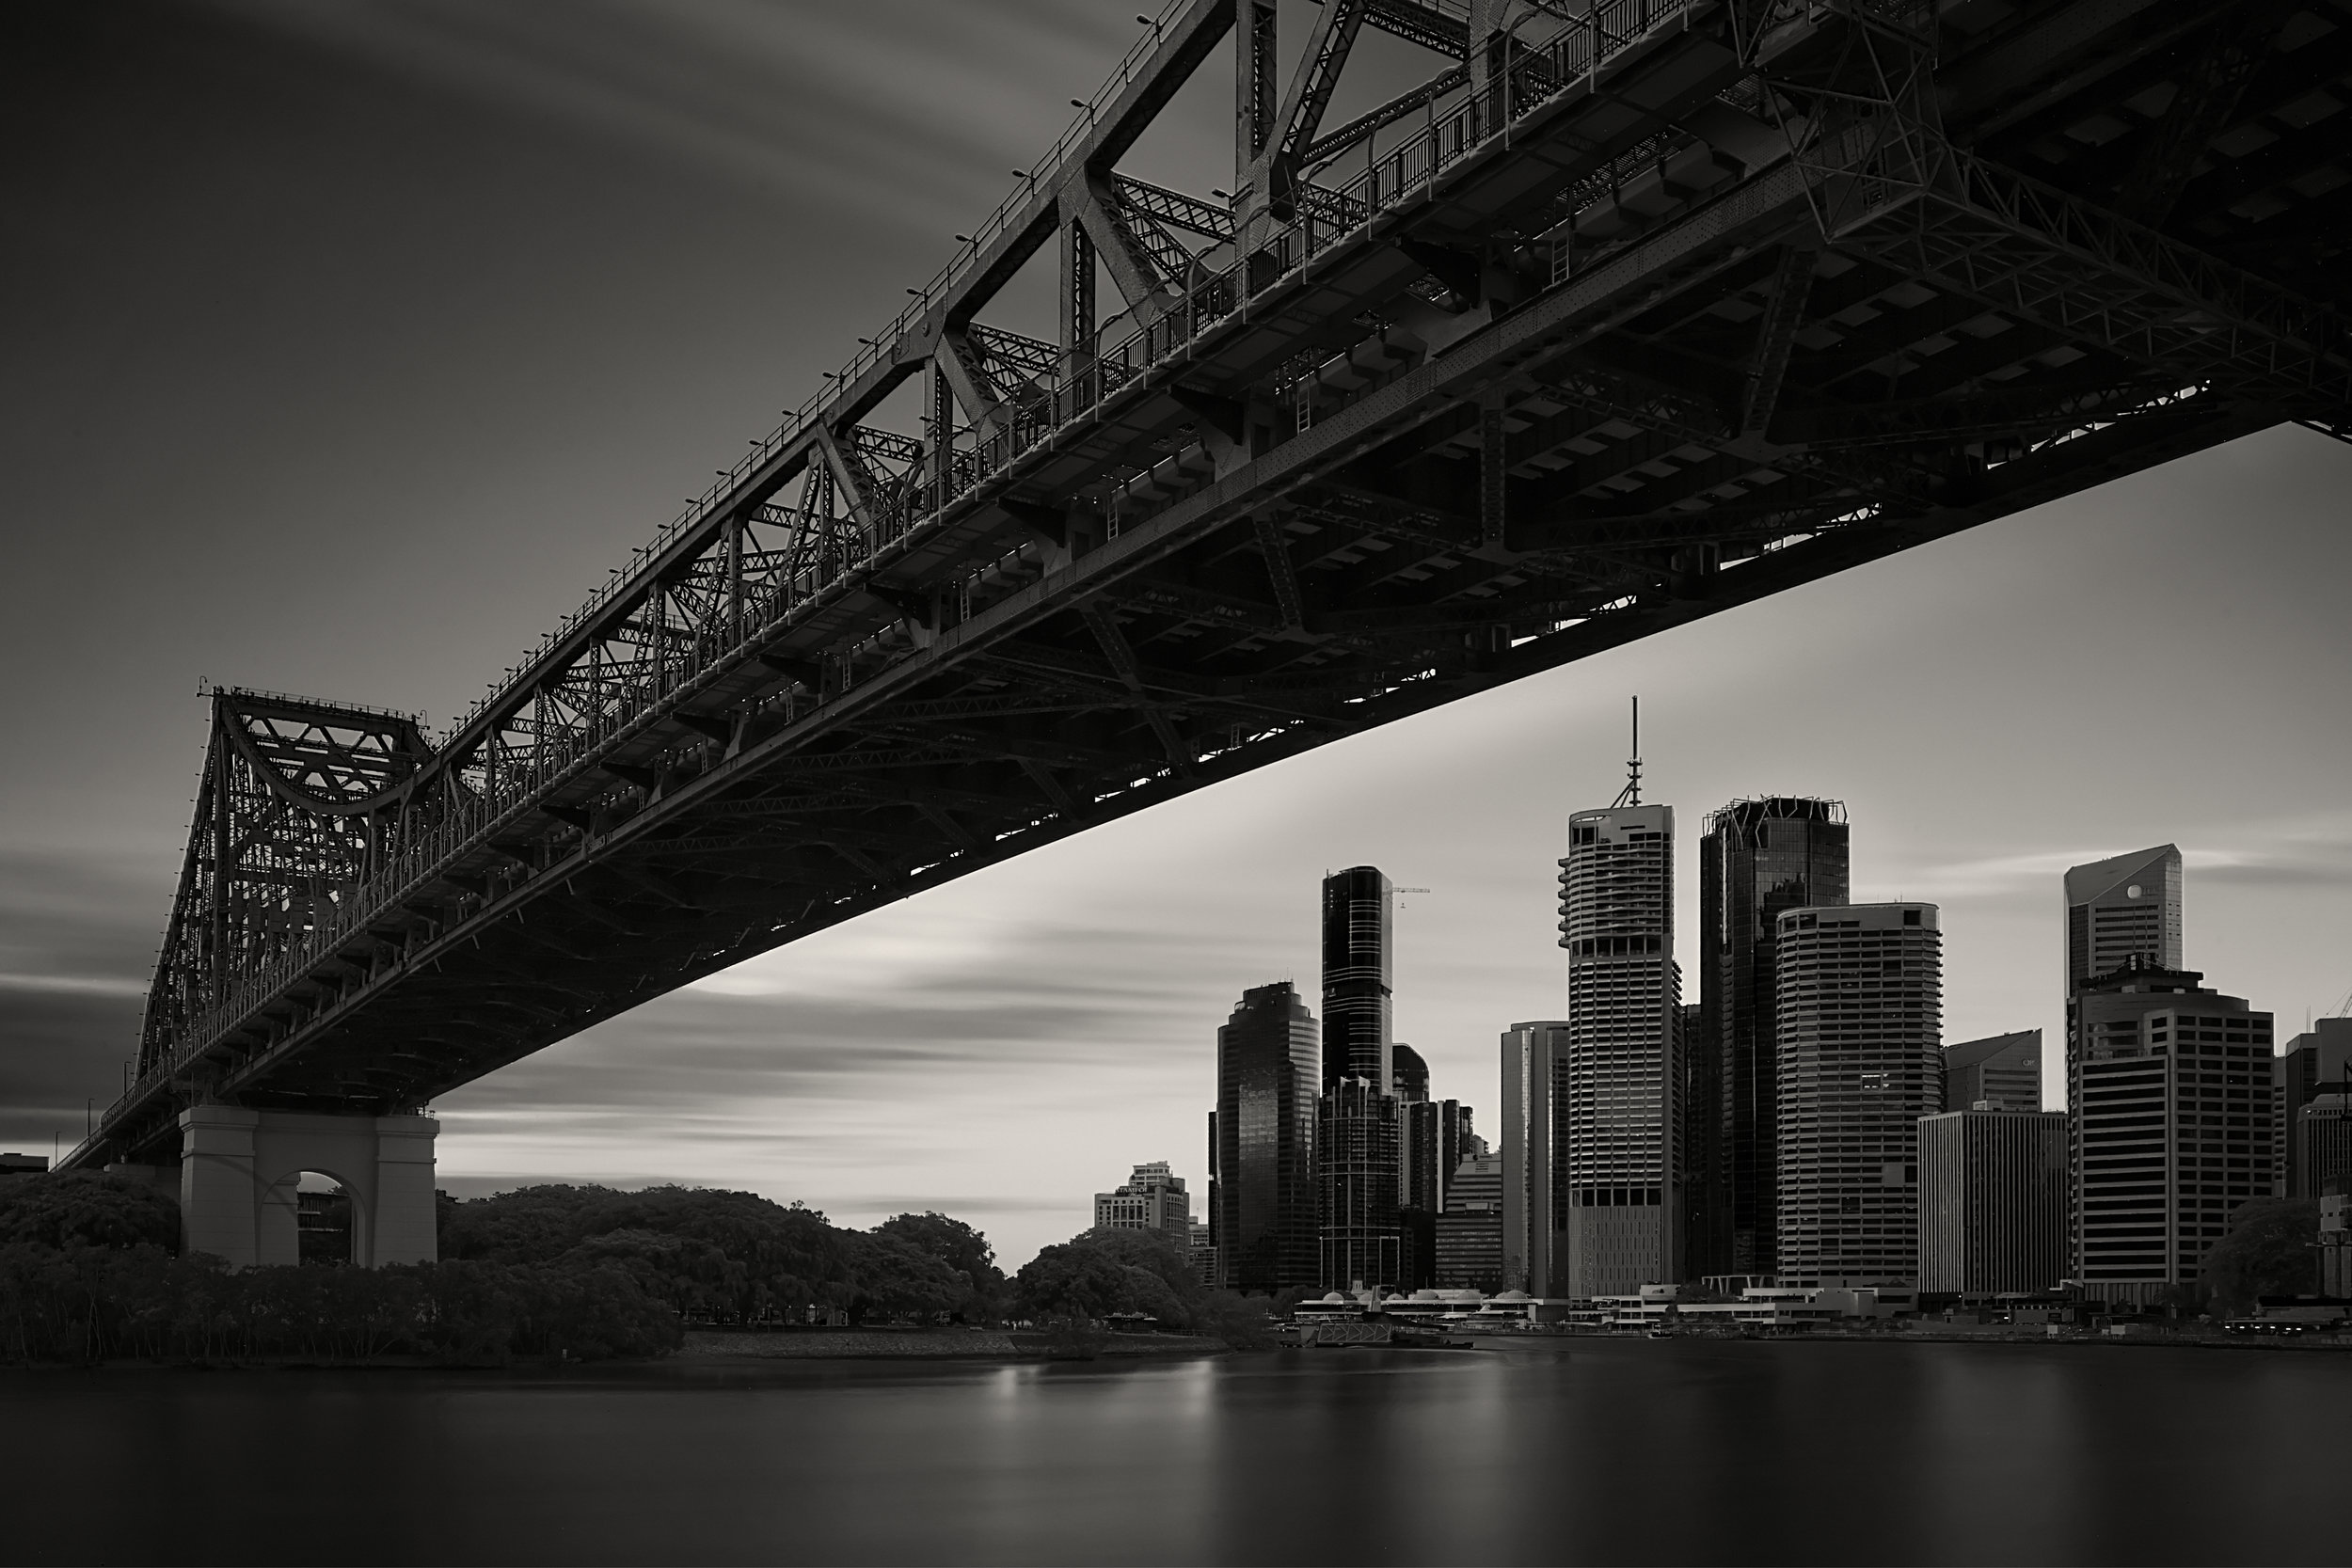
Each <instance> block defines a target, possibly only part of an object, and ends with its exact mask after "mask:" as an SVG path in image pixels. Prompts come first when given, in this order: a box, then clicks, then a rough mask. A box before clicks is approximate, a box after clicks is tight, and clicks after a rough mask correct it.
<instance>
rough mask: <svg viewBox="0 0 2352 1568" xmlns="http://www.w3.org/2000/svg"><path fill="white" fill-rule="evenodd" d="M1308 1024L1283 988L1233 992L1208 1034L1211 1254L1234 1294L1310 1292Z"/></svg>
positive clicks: (1306, 1014)
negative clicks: (1236, 998)
mask: <svg viewBox="0 0 2352 1568" xmlns="http://www.w3.org/2000/svg"><path fill="white" fill-rule="evenodd" d="M1321 1056H1322V1051H1321V1037H1320V1035H1319V1034H1318V1032H1317V1030H1316V1028H1315V1015H1314V1014H1313V1013H1312V1012H1310V1011H1309V1010H1308V1007H1307V1004H1306V1003H1305V1002H1304V1001H1302V1000H1301V999H1300V997H1299V995H1298V990H1297V988H1296V987H1295V986H1293V985H1292V984H1291V983H1290V982H1289V981H1287V980H1283V981H1279V982H1277V983H1275V984H1273V985H1270V986H1259V987H1256V988H1254V989H1252V990H1246V991H1244V992H1242V996H1241V1001H1240V1003H1239V1004H1237V1005H1236V1006H1234V1008H1233V1016H1232V1019H1231V1020H1229V1021H1228V1022H1227V1023H1226V1024H1225V1026H1224V1027H1223V1028H1222V1029H1219V1030H1218V1031H1217V1033H1216V1095H1217V1110H1216V1138H1217V1150H1216V1246H1217V1252H1218V1258H1219V1260H1220V1263H1221V1265H1222V1267H1223V1270H1224V1275H1225V1283H1226V1284H1227V1285H1228V1286H1230V1287H1231V1288H1232V1289H1233V1290H1237V1291H1281V1290H1287V1289H1289V1288H1290V1287H1292V1286H1294V1285H1295V1286H1311V1285H1314V1284H1316V1283H1317V1282H1318V1280H1319V1279H1320V1277H1321V1253H1320V1247H1319V1244H1318V1242H1317V1239H1316V1211H1315V1201H1316V1190H1315V1189H1316V1183H1315V1164H1314V1159H1315V1116H1316V1103H1317V1095H1316V1090H1317V1087H1318V1084H1319V1079H1320V1077H1321V1070H1322V1064H1321Z"/></svg>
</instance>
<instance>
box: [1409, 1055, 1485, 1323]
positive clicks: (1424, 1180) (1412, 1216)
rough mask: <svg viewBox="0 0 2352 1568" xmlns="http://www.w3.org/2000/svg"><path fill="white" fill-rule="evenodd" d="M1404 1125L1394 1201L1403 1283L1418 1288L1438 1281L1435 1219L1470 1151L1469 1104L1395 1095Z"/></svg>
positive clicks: (1442, 1210)
mask: <svg viewBox="0 0 2352 1568" xmlns="http://www.w3.org/2000/svg"><path fill="white" fill-rule="evenodd" d="M1407 1049H1408V1048H1407V1047H1406V1046H1401V1045H1400V1046H1398V1047H1397V1051H1396V1055H1397V1062H1398V1068H1397V1082H1398V1084H1399V1085H1403V1084H1404V1082H1405V1069H1404V1065H1403V1064H1404V1061H1405V1053H1406V1050H1407ZM1397 1116H1398V1125H1399V1126H1400V1127H1401V1128H1402V1129H1403V1136H1402V1138H1401V1140H1400V1141H1401V1144H1402V1146H1403V1147H1402V1155H1401V1163H1400V1165H1399V1175H1398V1185H1397V1203H1398V1212H1399V1215H1400V1222H1401V1224H1402V1225H1403V1227H1404V1229H1405V1240H1406V1252H1405V1259H1406V1265H1405V1280H1404V1283H1405V1284H1406V1285H1408V1286H1409V1287H1411V1288H1412V1289H1413V1290H1416V1291H1418V1290H1422V1289H1423V1288H1425V1287H1427V1286H1430V1285H1434V1284H1436V1283H1437V1275H1436V1270H1437V1266H1438V1255H1437V1222H1438V1215H1439V1214H1442V1213H1443V1212H1445V1200H1446V1187H1447V1184H1448V1183H1449V1182H1450V1181H1451V1180H1453V1177H1454V1171H1455V1170H1457V1169H1459V1168H1460V1166H1461V1164H1462V1161H1463V1160H1464V1159H1465V1158H1466V1157H1467V1156H1468V1154H1469V1152H1470V1147H1469V1146H1470V1144H1471V1143H1473V1142H1475V1139H1473V1138H1471V1137H1470V1107H1469V1106H1467V1105H1465V1104H1463V1103H1462V1102H1461V1101H1458V1100H1427V1099H1423V1100H1408V1099H1406V1097H1405V1096H1404V1095H1403V1094H1402V1093H1400V1094H1399V1095H1398V1096H1397Z"/></svg>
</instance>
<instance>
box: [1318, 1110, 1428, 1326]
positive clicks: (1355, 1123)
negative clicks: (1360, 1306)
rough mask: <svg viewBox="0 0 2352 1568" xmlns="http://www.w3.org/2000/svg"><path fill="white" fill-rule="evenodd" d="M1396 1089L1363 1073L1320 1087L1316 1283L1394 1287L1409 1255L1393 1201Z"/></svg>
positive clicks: (1377, 1288)
mask: <svg viewBox="0 0 2352 1568" xmlns="http://www.w3.org/2000/svg"><path fill="white" fill-rule="evenodd" d="M1397 1108H1398V1107H1397V1102H1396V1097H1395V1096H1394V1095H1391V1094H1382V1093H1381V1092H1380V1091H1379V1089H1378V1088H1376V1087H1375V1086H1374V1085H1372V1084H1371V1083H1370V1082H1369V1081H1367V1080H1365V1079H1362V1078H1343V1079H1341V1080H1340V1081H1339V1082H1337V1083H1334V1084H1327V1085H1324V1089H1323V1099H1322V1101H1321V1105H1320V1111H1319V1116H1318V1119H1317V1121H1316V1126H1315V1170H1316V1173H1317V1178H1318V1180H1317V1186H1318V1187H1319V1189H1320V1193H1319V1202H1318V1204H1317V1212H1318V1213H1319V1214H1320V1215H1321V1220H1322V1227H1321V1237H1322V1243H1321V1252H1322V1256H1321V1261H1320V1266H1319V1269H1318V1274H1319V1275H1320V1283H1321V1284H1322V1286H1323V1287H1324V1289H1326V1290H1327V1291H1362V1290H1373V1291H1392V1290H1395V1289H1396V1288H1397V1287H1398V1286H1400V1285H1402V1284H1404V1282H1405V1280H1406V1271H1407V1268H1408V1267H1409V1266H1410V1264H1411V1263H1412V1262H1413V1259H1407V1258H1406V1256H1405V1236H1404V1227H1403V1216H1402V1215H1401V1214H1400V1212H1398V1205H1397V1190H1396V1188H1397V1155H1398V1147H1397V1146H1398V1143H1399V1139H1400V1135H1401V1132H1402V1129H1401V1128H1399V1127H1398V1125H1397Z"/></svg>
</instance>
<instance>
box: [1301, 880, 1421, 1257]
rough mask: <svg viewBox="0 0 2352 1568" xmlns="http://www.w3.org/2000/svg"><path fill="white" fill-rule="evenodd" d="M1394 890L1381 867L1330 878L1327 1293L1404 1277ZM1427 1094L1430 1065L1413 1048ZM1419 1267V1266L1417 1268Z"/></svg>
mask: <svg viewBox="0 0 2352 1568" xmlns="http://www.w3.org/2000/svg"><path fill="white" fill-rule="evenodd" d="M1394 902H1395V897H1394V890H1393V889H1392V888H1391V886H1390V883H1389V879H1388V878H1386V877H1384V876H1382V875H1381V874H1380V871H1379V869H1378V868H1377V867H1376V866H1370V865H1356V866H1350V867H1348V869H1346V870H1345V871H1341V872H1335V873H1333V874H1332V875H1330V876H1328V877H1326V878H1325V879H1323V1096H1322V1100H1321V1101H1320V1109H1319V1117H1320V1119H1319V1121H1318V1124H1317V1128H1316V1133H1315V1138H1316V1144H1315V1149H1316V1153H1315V1160H1316V1165H1315V1171H1316V1188H1317V1191H1318V1193H1319V1194H1320V1196H1321V1202H1320V1215H1321V1245H1320V1253H1321V1265H1320V1270H1319V1272H1320V1275H1321V1280H1322V1283H1323V1285H1324V1287H1325V1288H1326V1289H1327V1290H1336V1291H1346V1290H1355V1289H1359V1288H1365V1289H1384V1290H1392V1289H1394V1288H1395V1287H1397V1286H1398V1285H1401V1284H1403V1283H1405V1281H1406V1277H1407V1273H1408V1269H1407V1263H1408V1260H1407V1259H1406V1257H1405V1252H1406V1247H1405V1236H1404V1214H1403V1212H1402V1209H1401V1205H1400V1203H1399V1201H1398V1200H1399V1196H1400V1193H1399V1187H1400V1183H1401V1181H1402V1180H1403V1177H1404V1170H1403V1164H1402V1161H1403V1158H1404V1128H1403V1126H1402V1119H1403V1118H1402V1117H1401V1116H1400V1115H1399V1107H1398V1103H1397V1099H1396V1096H1395V1093H1394V1089H1395V1085H1396V1062H1395V1050H1394V1042H1393V1040H1392V1039H1391V1034H1390V1022H1391V1014H1390V1006H1391V1003H1390V994H1391V992H1390V987H1391V979H1392V976H1393V965H1392V962H1391V910H1392V908H1393V906H1394ZM1406 1054H1407V1059H1408V1060H1407V1065H1408V1067H1409V1068H1411V1069H1415V1070H1414V1072H1413V1076H1414V1077H1415V1078H1416V1080H1417V1086H1418V1088H1419V1091H1420V1092H1421V1093H1422V1095H1423V1096H1426V1094H1427V1093H1428V1069H1427V1068H1426V1067H1425V1066H1423V1065H1422V1061H1421V1058H1420V1056H1419V1055H1418V1054H1416V1053H1411V1052H1410V1051H1409V1050H1408V1052H1407V1053H1406ZM1413 1272H1418V1271H1417V1270H1415V1271H1413Z"/></svg>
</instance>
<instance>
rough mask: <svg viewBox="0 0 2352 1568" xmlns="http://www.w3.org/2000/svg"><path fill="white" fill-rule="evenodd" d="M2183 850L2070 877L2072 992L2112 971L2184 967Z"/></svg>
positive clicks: (2100, 865) (2139, 856)
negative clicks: (2182, 920) (2127, 967)
mask: <svg viewBox="0 0 2352 1568" xmlns="http://www.w3.org/2000/svg"><path fill="white" fill-rule="evenodd" d="M2183 961H2184V959H2183V958H2182V956H2181V851H2180V850H2179V849H2178V848H2176V847H2173V846H2172V845H2169V844H2159V845H2157V846H2156V847H2154V848H2153V849H2141V850H2138V851H2137V852H2135V853H2133V854H2129V855H2117V856H2115V857H2114V858H2113V859H2111V860H2104V861H2093V862H2091V863H2090V864H2089V865H2078V866H2075V867H2074V868H2073V869H2072V870H2070V871H2068V872H2067V873H2066V989H2067V990H2069V991H2073V990H2075V989H2077V988H2078V987H2080V986H2082V985H2083V984H2085V983H2086V982H2088V981H2090V980H2091V979H2093V978H2095V977H2096V976H2098V975H2101V974H2106V973H2107V972H2108V971H2109V970H2113V969H2121V968H2122V967H2123V966H2124V965H2126V964H2129V965H2132V966H2133V967H2135V968H2155V969H2178V968H2180V967H2181V965H2182V963H2183Z"/></svg>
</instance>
